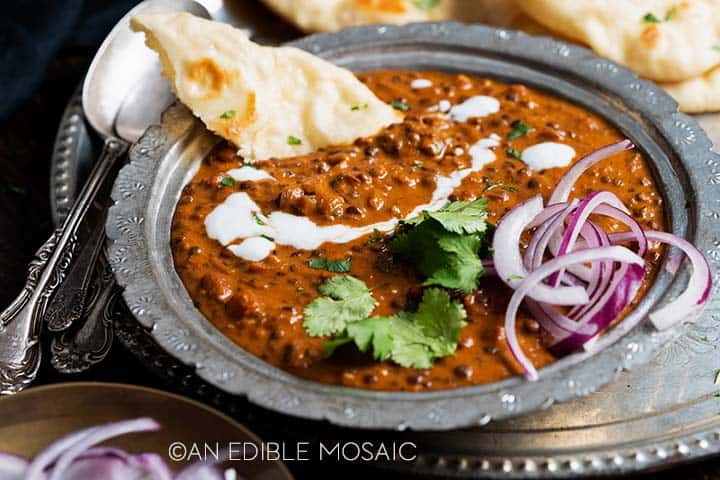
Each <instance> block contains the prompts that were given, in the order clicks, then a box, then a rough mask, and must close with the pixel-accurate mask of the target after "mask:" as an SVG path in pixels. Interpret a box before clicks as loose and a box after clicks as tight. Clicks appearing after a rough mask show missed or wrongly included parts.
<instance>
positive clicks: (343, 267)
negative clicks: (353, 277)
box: [308, 257, 350, 273]
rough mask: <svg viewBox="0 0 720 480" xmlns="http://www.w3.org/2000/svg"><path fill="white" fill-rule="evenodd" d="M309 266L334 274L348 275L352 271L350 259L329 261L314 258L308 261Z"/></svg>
mask: <svg viewBox="0 0 720 480" xmlns="http://www.w3.org/2000/svg"><path fill="white" fill-rule="evenodd" d="M308 266H309V267H310V268H314V269H315V270H327V271H328V272H332V273H347V272H349V271H350V259H349V258H341V259H340V260H328V259H327V258H322V257H313V258H311V259H310V260H308Z"/></svg>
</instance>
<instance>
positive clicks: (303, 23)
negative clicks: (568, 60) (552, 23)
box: [263, 0, 537, 32]
mask: <svg viewBox="0 0 720 480" xmlns="http://www.w3.org/2000/svg"><path fill="white" fill-rule="evenodd" d="M263 2H264V3H265V4H266V5H267V6H269V7H270V8H271V9H272V10H274V11H275V12H276V13H277V14H279V15H280V16H282V17H284V18H285V19H286V20H288V21H289V22H291V23H292V24H294V25H295V26H297V27H298V28H300V29H301V30H303V31H305V32H334V31H337V30H340V29H343V28H345V27H352V26H356V25H368V24H374V23H393V24H404V23H410V22H428V21H435V20H457V21H460V22H467V23H487V24H490V25H495V26H498V27H513V28H518V27H519V26H521V25H522V26H529V28H530V29H532V28H534V26H535V25H537V24H536V22H534V21H533V20H530V18H529V17H527V16H525V15H524V14H523V13H522V11H521V10H519V9H518V8H517V7H516V6H515V2H514V0H438V1H437V2H428V1H423V0H263ZM531 24H532V26H530V25H531Z"/></svg>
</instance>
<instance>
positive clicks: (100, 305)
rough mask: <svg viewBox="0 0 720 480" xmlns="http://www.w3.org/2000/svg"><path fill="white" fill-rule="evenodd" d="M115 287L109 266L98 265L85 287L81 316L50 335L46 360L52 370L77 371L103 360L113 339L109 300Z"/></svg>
mask: <svg viewBox="0 0 720 480" xmlns="http://www.w3.org/2000/svg"><path fill="white" fill-rule="evenodd" d="M116 288H117V286H116V285H115V276H114V275H113V273H112V270H111V269H110V266H109V265H105V266H104V267H102V266H101V268H100V271H99V272H97V277H96V278H95V279H94V281H93V285H92V286H91V287H90V289H89V292H88V293H89V294H90V295H89V296H88V298H87V302H86V303H87V307H86V309H87V310H86V311H85V312H84V315H83V316H82V317H81V318H80V321H79V322H77V323H75V324H73V325H72V326H71V327H70V328H69V329H68V330H67V331H64V332H62V333H61V334H60V335H59V336H56V337H55V338H53V341H52V347H51V349H50V353H51V358H50V363H51V364H52V366H53V367H55V370H57V371H58V372H60V373H80V372H84V371H85V370H87V369H89V368H90V367H92V366H93V365H95V364H97V363H100V362H101V361H102V360H103V359H105V357H106V356H107V354H108V352H110V347H111V346H112V342H113V325H112V312H111V311H110V308H111V305H110V300H111V296H112V295H113V291H114V289H116Z"/></svg>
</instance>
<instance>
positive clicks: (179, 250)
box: [172, 71, 664, 391]
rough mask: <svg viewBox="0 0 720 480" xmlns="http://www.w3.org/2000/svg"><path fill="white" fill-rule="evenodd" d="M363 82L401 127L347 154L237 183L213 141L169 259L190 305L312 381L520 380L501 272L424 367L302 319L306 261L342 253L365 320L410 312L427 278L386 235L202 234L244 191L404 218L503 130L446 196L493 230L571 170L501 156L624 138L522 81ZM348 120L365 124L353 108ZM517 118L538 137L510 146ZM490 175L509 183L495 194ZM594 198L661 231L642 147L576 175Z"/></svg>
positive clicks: (311, 286)
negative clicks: (245, 246)
mask: <svg viewBox="0 0 720 480" xmlns="http://www.w3.org/2000/svg"><path fill="white" fill-rule="evenodd" d="M359 78H360V79H361V80H362V81H363V82H365V83H366V84H367V85H368V87H370V88H371V89H372V90H373V91H374V92H375V93H376V94H377V95H378V96H379V97H380V98H381V99H382V100H384V101H386V102H388V103H391V102H400V103H396V105H397V106H399V107H400V108H404V107H403V106H404V105H407V106H409V107H410V109H409V110H408V111H407V112H406V118H405V120H404V122H402V123H400V124H396V125H392V126H390V127H388V128H386V129H385V130H383V131H382V132H380V133H379V134H378V135H376V136H374V137H371V138H363V139H359V140H357V141H356V142H355V143H354V144H352V145H342V146H335V147H329V148H325V149H322V150H321V151H318V152H316V153H312V154H309V155H305V156H298V157H294V158H283V159H271V160H270V161H267V162H263V163H261V164H257V165H256V167H258V168H259V169H261V170H262V171H264V172H266V173H267V174H268V175H269V176H270V177H272V178H266V177H267V175H265V174H259V175H257V177H260V178H256V179H248V180H240V181H235V182H234V184H230V183H231V182H228V181H227V180H224V179H226V178H227V177H228V172H229V171H230V170H232V169H237V168H240V167H241V166H242V165H243V160H242V158H240V157H238V156H237V155H236V152H235V149H234V148H233V147H232V146H230V145H228V144H225V143H223V144H220V145H219V146H217V147H216V148H215V149H214V150H213V151H212V153H211V154H210V155H209V156H208V157H207V158H206V159H205V160H204V161H203V162H202V165H201V167H200V170H199V171H198V173H197V174H196V175H195V177H194V178H193V179H192V181H190V182H189V183H188V185H187V186H186V187H185V188H184V190H183V192H182V195H181V197H180V199H179V202H178V205H177V209H176V212H175V216H174V220H173V226H172V252H173V255H174V260H175V267H176V270H177V272H178V274H179V275H180V278H181V279H182V281H183V283H184V284H185V286H186V288H187V290H188V292H189V293H190V296H191V297H192V299H193V301H194V302H195V305H196V306H197V308H198V309H199V310H200V311H201V312H202V313H203V314H204V315H205V316H206V317H207V318H208V319H209V320H210V321H211V322H212V323H213V324H214V325H215V326H216V327H217V328H218V329H220V330H221V331H222V332H223V333H224V334H225V335H227V336H228V337H229V338H230V339H232V340H233V341H234V342H235V343H236V344H238V345H239V346H241V347H242V348H244V349H245V350H247V351H248V352H250V353H252V354H254V355H256V356H258V357H260V358H262V359H263V360H265V361H266V362H268V363H270V364H272V365H275V366H277V367H279V368H282V369H284V370H286V371H288V372H291V373H293V374H295V375H297V376H300V377H303V378H306V379H311V380H314V381H318V382H323V383H328V384H337V385H345V386H352V387H359V388H366V389H374V390H409V391H423V390H435V389H446V388H454V387H460V386H466V385H473V384H481V383H488V382H494V381H498V380H501V379H503V378H506V377H508V376H511V375H515V374H518V373H519V368H518V366H517V365H516V363H515V362H514V360H513V359H512V358H511V356H510V354H509V351H508V349H507V346H506V344H505V340H504V331H503V320H504V314H505V308H506V305H507V302H508V300H509V298H510V295H511V293H512V292H511V290H510V289H509V288H507V287H506V286H505V285H504V284H502V282H500V281H498V280H497V279H494V278H491V277H483V278H481V280H480V282H479V284H478V288H477V290H476V291H474V292H472V293H470V294H468V295H464V296H462V295H459V294H455V297H456V298H458V299H460V300H461V301H462V302H463V304H464V306H465V308H466V310H467V314H468V316H467V323H468V325H467V326H466V327H465V328H464V329H463V330H462V333H461V337H460V342H459V345H458V349H457V352H456V354H455V355H452V356H449V357H445V358H442V359H440V360H438V361H437V362H436V363H435V365H434V366H433V367H432V368H430V369H412V368H404V367H400V366H397V365H395V364H393V363H390V362H376V361H374V360H373V359H372V358H371V357H370V356H369V355H367V356H366V355H363V354H361V353H359V352H358V351H357V350H356V349H355V348H354V346H352V345H350V346H346V347H342V348H340V349H339V350H338V351H337V352H336V353H335V354H334V355H333V356H332V357H331V358H327V359H326V358H324V356H323V351H322V348H321V345H322V343H323V341H324V340H325V339H323V338H313V337H310V336H309V335H308V334H307V333H306V332H305V330H304V329H303V326H302V323H303V315H302V312H303V308H304V307H305V305H307V304H308V303H309V302H310V301H312V300H313V299H315V298H316V297H318V296H319V293H318V290H317V286H318V285H319V284H320V283H322V282H323V281H324V280H326V279H328V278H330V277H331V276H332V275H334V274H333V273H329V272H327V271H323V270H316V269H313V268H310V266H309V265H308V261H309V260H310V259H311V258H316V257H326V258H328V259H344V258H350V259H351V271H350V272H349V273H348V274H349V275H352V276H355V277H357V278H359V279H361V280H363V281H364V282H366V283H367V285H368V286H369V287H370V288H371V289H372V291H373V295H374V297H375V298H376V300H377V301H378V302H379V305H378V307H377V308H376V309H375V311H374V313H373V314H374V315H383V316H384V315H391V314H393V313H395V312H398V311H401V310H403V309H404V307H405V305H406V303H407V302H408V299H417V298H419V296H420V295H421V293H422V287H421V286H420V283H421V279H420V278H419V277H418V276H417V275H416V274H415V272H414V271H413V269H412V267H410V266H408V265H407V264H405V263H404V262H402V261H399V260H396V259H394V258H393V256H392V255H391V254H390V252H389V248H388V246H387V245H386V243H385V242H372V241H369V240H370V239H371V238H372V234H369V235H364V236H361V237H360V238H357V239H355V240H352V241H350V242H347V243H329V242H326V243H322V244H321V245H320V246H318V247H317V248H315V249H313V250H303V249H298V248H294V247H293V246H292V245H288V244H287V242H286V244H284V245H283V244H274V245H273V246H272V251H271V252H269V254H268V255H267V256H266V257H265V258H264V259H262V260H260V261H250V260H247V259H245V258H242V257H239V256H237V255H236V254H235V253H233V252H232V251H231V249H228V248H226V246H224V245H222V244H221V243H220V242H219V241H217V240H215V239H211V238H209V236H208V233H207V231H206V227H205V220H206V217H207V216H208V215H209V214H210V213H211V212H213V210H214V209H216V207H218V205H221V204H223V202H224V201H226V199H227V198H228V197H229V196H230V195H231V194H235V193H238V192H245V193H246V194H247V195H248V196H249V198H250V199H252V201H254V202H255V203H256V204H257V206H258V207H259V209H260V211H262V212H264V213H269V212H277V211H282V212H286V213H290V214H293V215H296V216H303V217H307V219H309V220H311V221H312V222H314V223H315V224H316V225H318V226H326V225H335V224H343V225H346V226H349V227H361V226H364V225H369V224H374V223H378V222H385V221H388V220H392V219H402V218H404V217H406V216H407V215H409V214H410V213H411V212H412V211H413V210H414V209H415V208H416V207H417V206H418V205H424V204H428V203H429V202H430V201H431V199H432V196H433V193H434V192H435V189H436V181H435V179H436V178H437V176H438V175H444V176H448V175H450V174H452V172H456V171H458V170H462V169H465V168H470V167H471V166H472V155H471V154H470V153H469V152H470V150H471V147H472V146H473V145H476V144H477V142H478V141H479V140H482V139H488V138H491V137H492V138H497V137H494V135H497V136H498V137H499V141H498V143H499V144H498V146H496V147H493V148H490V150H491V151H492V152H494V161H491V163H488V164H487V165H485V166H484V168H482V169H481V170H479V171H477V172H472V173H470V174H469V175H467V176H466V177H465V178H464V179H463V181H462V184H461V185H460V186H459V187H458V188H455V190H454V191H453V192H452V194H451V195H450V197H449V200H472V199H475V198H477V197H478V196H485V197H487V198H488V200H489V207H488V208H489V212H490V219H489V220H490V221H491V222H493V223H496V222H497V221H498V220H499V219H500V218H501V217H502V215H503V214H504V213H505V212H507V211H508V210H509V209H510V208H512V207H513V206H514V205H516V204H518V203H519V202H522V201H524V200H526V199H528V198H530V197H531V196H534V195H537V194H538V193H539V194H542V195H543V197H544V198H545V199H546V200H547V198H548V196H549V194H550V192H551V191H552V190H553V188H554V187H555V185H556V183H557V181H558V180H559V178H560V177H561V176H562V174H563V173H564V172H565V170H566V169H567V167H556V168H547V169H543V170H532V169H530V168H529V167H528V164H526V163H525V162H523V161H521V160H519V159H517V158H515V156H513V154H512V153H510V152H508V149H514V150H516V151H518V152H523V151H525V150H527V149H528V148H529V147H532V146H534V145H538V144H542V143H546V142H553V143H556V144H562V145H566V146H569V147H572V149H574V151H575V156H574V157H573V161H575V160H577V159H578V158H580V157H581V156H583V155H585V154H587V153H589V152H590V151H592V150H594V149H596V148H598V147H600V146H603V145H605V144H608V143H611V142H615V141H617V140H620V139H621V135H620V133H619V132H618V131H617V130H616V129H615V128H613V127H611V126H610V125H609V124H608V123H607V122H606V121H604V120H603V119H602V118H600V117H598V116H597V115H595V114H593V113H591V112H588V111H587V110H585V109H583V108H580V107H578V106H575V105H573V104H571V103H569V102H567V101H564V100H562V99H559V98H556V97H554V96H552V95H549V94H547V93H544V92H541V91H538V90H534V89H532V88H528V87H526V86H523V85H507V84H504V83H500V82H497V81H494V80H489V79H485V78H476V77H470V76H467V75H462V74H449V73H439V72H409V71H378V72H371V73H365V74H361V75H359ZM418 79H420V80H421V81H419V80H418ZM428 84H430V85H429V86H428ZM413 87H415V88H413ZM474 96H487V97H492V98H494V99H496V100H497V101H498V102H499V109H498V110H497V111H496V112H494V113H492V112H490V113H487V112H483V113H486V114H485V116H482V117H472V116H471V117H470V118H468V119H467V120H465V121H456V120H458V119H459V120H463V118H462V117H463V115H459V116H458V115H457V110H456V111H455V114H456V115H455V119H456V120H453V119H452V118H450V116H449V115H447V114H444V113H442V111H447V109H448V107H450V106H455V105H458V104H461V103H463V102H464V101H465V100H467V99H469V98H471V97H474ZM486 110H493V109H492V108H489V109H488V108H486ZM357 113H358V115H362V106H361V105H360V106H357ZM460 113H462V112H460ZM471 113H472V112H471ZM515 121H522V122H523V123H525V124H527V125H529V126H531V127H532V130H531V131H529V132H528V133H527V134H525V135H522V136H520V137H518V138H516V139H513V140H508V139H507V136H508V134H509V133H510V132H511V131H512V130H513V122H515ZM288 135H289V136H290V135H292V132H288ZM560 153H562V152H560ZM556 156H557V153H556ZM245 172H247V170H245ZM240 178H244V176H243V175H241V176H240ZM498 182H499V183H501V184H502V185H503V186H496V187H493V188H489V187H490V186H491V185H493V184H495V183H498ZM488 188H489V189H488ZM601 189H604V190H609V191H611V192H613V193H615V194H617V195H618V196H619V197H620V198H621V199H622V200H623V202H625V204H626V205H628V207H629V208H630V210H631V212H632V214H633V216H634V217H635V218H636V219H637V220H638V221H639V222H640V224H641V225H642V227H643V228H648V229H663V228H664V214H663V205H662V196H661V195H660V193H659V192H658V190H657V187H656V184H655V181H654V180H653V176H652V175H651V171H650V169H649V167H648V165H647V163H646V161H645V160H644V158H643V157H642V155H640V154H639V153H638V152H626V153H623V154H620V155H617V156H615V157H613V158H611V159H609V160H605V161H603V162H601V163H600V164H598V165H596V166H595V167H594V168H592V169H591V170H590V171H588V172H587V173H586V174H585V175H583V177H582V178H581V179H580V181H579V182H578V183H577V185H576V189H575V192H574V194H575V196H584V195H586V194H588V193H590V192H592V191H595V190H601ZM597 220H598V221H600V222H601V223H602V224H603V226H605V228H607V229H608V230H613V229H619V228H620V227H619V226H618V225H615V224H613V223H612V222H611V221H608V220H607V219H605V218H598V219H597ZM293 234H295V235H298V236H300V235H303V232H301V231H298V232H293ZM238 242H239V241H238ZM238 242H231V243H234V244H237V243H238ZM660 256H661V251H660V249H659V248H658V247H657V246H655V247H654V248H653V249H652V251H651V253H650V254H649V255H648V268H647V271H648V275H647V276H646V282H645V286H644V288H643V291H641V292H640V294H639V296H640V295H642V293H643V292H644V290H645V288H647V284H648V283H649V280H650V279H651V278H652V277H653V275H654V273H655V272H656V270H657V265H658V263H659V259H660ZM518 322H519V324H518V335H519V337H520V344H521V345H522V347H523V349H524V351H525V352H526V353H527V355H528V357H529V358H530V359H531V360H532V361H533V363H534V364H535V365H536V366H537V367H542V366H544V365H547V364H549V363H551V362H553V361H554V360H555V358H554V357H553V355H552V354H550V353H549V352H548V350H547V349H546V347H545V342H544V341H545V339H544V338H543V333H542V332H541V331H540V329H539V325H538V323H537V322H536V321H535V320H533V318H532V317H531V316H530V315H529V314H528V313H527V312H522V311H521V314H520V316H519V320H518Z"/></svg>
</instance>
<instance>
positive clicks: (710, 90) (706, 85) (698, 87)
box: [660, 67, 720, 113]
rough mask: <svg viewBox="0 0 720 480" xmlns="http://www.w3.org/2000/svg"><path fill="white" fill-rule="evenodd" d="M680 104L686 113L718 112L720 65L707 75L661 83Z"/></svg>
mask: <svg viewBox="0 0 720 480" xmlns="http://www.w3.org/2000/svg"><path fill="white" fill-rule="evenodd" d="M660 86H661V87H663V88H664V89H665V90H666V91H667V92H668V93H669V94H670V95H672V97H673V98H674V99H675V100H676V101H677V102H678V103H679V104H680V110H682V111H683V112H685V113H704V112H717V111H718V110H720V67H717V68H714V69H712V70H710V71H709V72H708V73H706V74H705V75H702V76H700V77H697V78H691V79H690V80H685V81H684V82H677V83H661V84H660Z"/></svg>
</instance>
